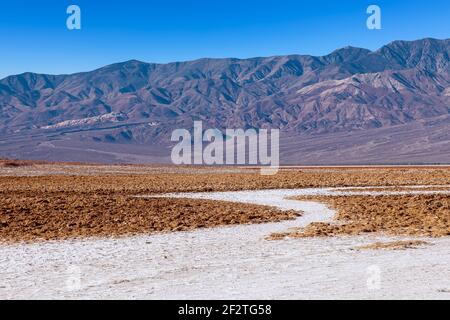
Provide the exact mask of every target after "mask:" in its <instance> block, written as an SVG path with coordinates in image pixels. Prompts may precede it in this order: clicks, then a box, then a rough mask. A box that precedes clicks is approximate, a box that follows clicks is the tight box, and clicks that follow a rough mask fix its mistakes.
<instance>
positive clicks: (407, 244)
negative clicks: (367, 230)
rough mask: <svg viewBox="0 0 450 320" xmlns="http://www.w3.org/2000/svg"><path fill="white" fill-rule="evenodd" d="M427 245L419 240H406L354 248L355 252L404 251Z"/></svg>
mask: <svg viewBox="0 0 450 320" xmlns="http://www.w3.org/2000/svg"><path fill="white" fill-rule="evenodd" d="M428 244H429V243H428V242H426V241H421V240H406V241H393V242H376V243H372V244H369V245H367V246H360V247H356V248H355V250H406V249H417V248H419V247H421V246H425V245H428Z"/></svg>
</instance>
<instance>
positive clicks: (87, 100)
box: [0, 38, 450, 165]
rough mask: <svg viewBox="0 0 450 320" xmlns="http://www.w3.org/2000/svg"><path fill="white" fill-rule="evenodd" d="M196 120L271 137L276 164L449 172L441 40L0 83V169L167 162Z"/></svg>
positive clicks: (447, 66)
mask: <svg viewBox="0 0 450 320" xmlns="http://www.w3.org/2000/svg"><path fill="white" fill-rule="evenodd" d="M197 120H201V121H203V123H204V128H207V127H211V128H218V129H225V128H244V129H248V128H256V129H259V128H276V129H280V133H281V143H280V148H281V155H280V160H281V163H284V164H305V165H313V164H316V165H324V164H409V163H410V164H419V163H450V39H446V40H437V39H430V38H427V39H422V40H417V41H394V42H392V43H390V44H388V45H385V46H383V47H382V48H380V49H379V50H376V51H370V50H367V49H362V48H355V47H345V48H342V49H338V50H336V51H334V52H332V53H330V54H328V55H326V56H321V57H315V56H309V55H286V56H274V57H267V58H263V57H258V58H251V59H234V58H229V59H199V60H195V61H189V62H175V63H169V64H154V63H145V62H140V61H136V60H130V61H127V62H123V63H117V64H113V65H109V66H106V67H103V68H100V69H97V70H94V71H90V72H83V73H76V74H70V75H46V74H36V73H24V74H20V75H13V76H9V77H7V78H4V79H2V80H0V157H6V158H16V159H40V160H52V161H85V162H104V163H156V162H158V163H162V162H169V161H170V150H171V146H172V145H173V143H171V142H170V136H171V133H172V131H173V130H174V129H176V128H185V129H191V128H192V127H193V122H194V121H197Z"/></svg>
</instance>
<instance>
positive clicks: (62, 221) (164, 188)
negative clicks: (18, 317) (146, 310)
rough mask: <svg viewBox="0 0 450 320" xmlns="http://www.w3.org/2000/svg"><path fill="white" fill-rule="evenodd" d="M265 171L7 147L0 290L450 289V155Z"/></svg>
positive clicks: (208, 293)
mask: <svg viewBox="0 0 450 320" xmlns="http://www.w3.org/2000/svg"><path fill="white" fill-rule="evenodd" d="M259 172H260V171H259V169H257V168H237V167H234V168H230V167H224V168H211V167H209V168H208V167H170V166H127V165H117V166H112V165H110V166H104V165H87V164H58V163H38V162H27V161H6V160H5V161H0V270H1V282H0V298H4V299H5V298H6V299H20V298H25V299H36V298H44V299H53V298H71V299H81V298H93V299H100V298H107V299H114V298H137V299H234V298H242V299H258V298H261V299H313V298H323V299H332V298H338V299H351V298H367V299H377V298H387V299H407V298H410V299H423V298H433V299H449V298H450V266H449V265H448V261H450V250H449V249H450V167H444V166H441V167H439V166H435V167H433V166H429V167H408V166H405V167H340V168H338V167H321V168H315V167H289V168H287V167H286V168H282V169H281V170H280V171H279V173H278V174H277V175H274V176H262V175H260V174H259Z"/></svg>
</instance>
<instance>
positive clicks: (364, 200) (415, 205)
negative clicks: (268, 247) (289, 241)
mask: <svg viewBox="0 0 450 320" xmlns="http://www.w3.org/2000/svg"><path fill="white" fill-rule="evenodd" d="M296 199H297V200H312V201H319V202H323V203H326V204H328V205H329V207H330V208H333V209H334V210H336V211H337V216H336V221H335V222H333V223H311V224H310V225H308V226H307V227H306V228H303V229H301V230H294V231H293V232H288V233H279V234H273V235H271V236H270V239H273V240H276V239H282V238H284V237H292V238H305V237H328V236H336V235H360V234H365V233H374V232H377V233H385V234H390V235H413V236H427V237H443V236H449V235H450V196H446V195H401V196H384V195H383V196H313V197H297V198H296Z"/></svg>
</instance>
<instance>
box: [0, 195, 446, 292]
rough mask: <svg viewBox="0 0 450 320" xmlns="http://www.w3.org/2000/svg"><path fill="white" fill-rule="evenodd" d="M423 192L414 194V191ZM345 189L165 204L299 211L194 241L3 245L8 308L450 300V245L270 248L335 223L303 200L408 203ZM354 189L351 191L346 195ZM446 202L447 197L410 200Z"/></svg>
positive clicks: (301, 243)
mask: <svg viewBox="0 0 450 320" xmlns="http://www.w3.org/2000/svg"><path fill="white" fill-rule="evenodd" d="M415 188H417V187H415ZM342 189H343V188H339V189H332V188H323V189H298V190H262V191H240V192H217V193H196V194H192V193H191V194H186V193H184V194H183V193H182V194H170V195H164V196H165V197H167V196H170V197H180V198H196V199H213V200H226V201H234V202H241V203H253V204H260V205H269V206H274V207H277V208H279V209H284V210H300V211H302V212H303V215H302V216H301V217H299V218H298V219H296V220H292V221H284V222H280V223H269V224H260V225H240V226H230V227H221V228H214V229H204V230H196V231H192V232H178V233H166V234H157V235H142V236H136V237H129V238H123V239H98V240H96V239H89V240H72V241H61V242H47V243H39V244H21V245H8V246H5V245H3V246H0V270H1V271H0V273H1V274H0V275H1V278H0V279H1V280H0V281H1V282H0V298H2V299H21V298H24V299H35V298H43V299H55V298H59V299H60V298H71V299H78V298H87V299H99V298H106V299H109V298H111V299H128V298H135V299H136V298H137V299H141V298H142V299H309V298H321V299H333V298H334V299H350V298H357V299H361V298H367V299H371V298H374V299H376V298H387V299H389V298H392V299H403V298H405V299H406V298H410V299H423V298H431V299H441V298H442V299H449V298H450V266H449V264H448V261H450V250H449V249H450V239H434V240H427V241H430V242H432V243H433V245H432V246H427V247H423V248H420V249H416V250H406V251H355V250H352V249H353V248H354V247H355V246H359V245H364V244H369V243H373V242H375V241H389V240H398V239H402V238H392V237H389V238H387V237H380V236H365V237H339V238H329V239H286V240H283V241H267V240H264V238H265V237H266V236H267V235H269V234H270V233H273V232H279V231H286V230H287V229H289V228H291V227H301V226H305V225H307V224H308V223H310V222H313V221H329V220H331V219H332V217H333V215H334V212H333V211H332V210H329V209H327V208H326V206H324V205H323V204H320V203H315V202H303V201H295V200H287V199H285V198H286V197H291V196H297V195H326V194H328V195H330V194H336V193H339V194H359V193H362V194H387V193H389V194H402V192H395V191H392V192H391V191H389V192H387V191H380V192H378V191H376V192H366V191H364V190H363V189H362V190H361V192H359V191H358V192H354V191H352V192H351V193H350V192H346V191H339V190H342ZM350 189H355V188H350ZM412 192H420V193H423V192H434V193H436V192H437V193H443V194H448V193H446V192H447V191H411V192H408V193H412Z"/></svg>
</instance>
